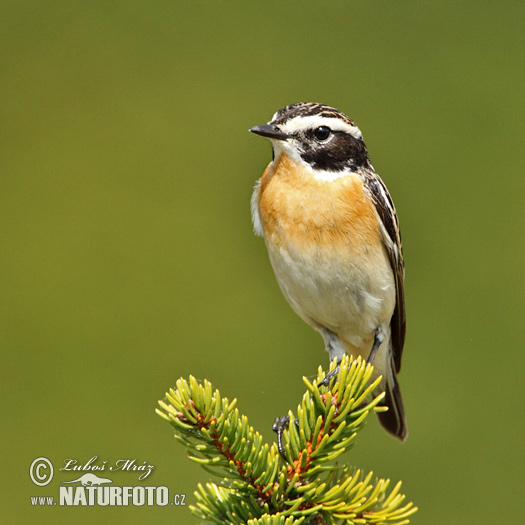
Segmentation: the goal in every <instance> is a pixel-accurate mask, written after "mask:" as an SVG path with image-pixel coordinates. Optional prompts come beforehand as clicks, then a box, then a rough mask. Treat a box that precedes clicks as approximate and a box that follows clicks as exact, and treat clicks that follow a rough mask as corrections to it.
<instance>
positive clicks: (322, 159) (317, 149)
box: [301, 131, 369, 171]
mask: <svg viewBox="0 0 525 525" xmlns="http://www.w3.org/2000/svg"><path fill="white" fill-rule="evenodd" d="M302 145H303V150H304V152H303V153H302V154H301V157H302V158H303V160H304V161H305V162H308V163H309V164H310V165H311V166H312V167H313V168H316V169H320V170H326V171H342V170H344V169H348V168H349V169H354V168H358V167H364V166H367V165H368V164H369V160H368V152H367V150H366V146H365V143H364V142H363V140H360V139H356V138H354V137H352V136H351V135H348V134H347V133H344V132H342V131H336V132H334V136H333V138H332V139H331V140H329V141H327V142H326V143H317V142H315V140H312V139H311V138H310V137H308V138H307V139H306V140H305V141H304V142H303V144H302Z"/></svg>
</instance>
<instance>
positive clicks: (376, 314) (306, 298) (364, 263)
mask: <svg viewBox="0 0 525 525" xmlns="http://www.w3.org/2000/svg"><path fill="white" fill-rule="evenodd" d="M267 247H268V253H269V256H270V261H271V264H272V267H273V269H274V272H275V275H276V278H277V281H278V283H279V286H280V288H281V290H282V292H283V294H284V296H285V297H286V299H287V300H288V302H289V303H290V305H291V307H292V308H293V309H294V311H295V312H296V313H297V314H298V315H299V316H301V317H302V318H303V319H304V320H305V321H306V322H307V323H308V324H310V325H311V326H313V327H314V328H316V329H318V330H319V329H320V328H321V327H324V328H328V329H329V330H331V331H332V332H334V333H335V334H337V335H338V336H339V337H340V338H341V339H342V340H344V341H346V342H348V343H350V344H351V345H353V346H356V347H363V345H364V344H365V342H368V343H367V344H369V341H370V338H371V337H373V333H374V331H375V330H376V328H377V327H378V326H387V325H388V324H389V323H390V318H391V317H392V313H393V311H394V307H395V286H394V277H393V273H392V269H391V267H390V263H389V261H388V258H387V255H386V253H385V252H384V250H380V251H376V252H373V251H371V252H370V253H369V254H367V256H366V258H363V257H357V256H355V254H352V250H351V249H350V250H347V253H345V254H341V253H339V252H337V251H335V250H334V251H331V250H330V249H329V248H325V249H324V250H322V251H320V250H314V249H312V250H309V251H308V253H304V250H302V251H298V250H295V249H294V247H293V246H289V245H281V246H280V247H279V248H273V247H272V246H271V245H269V244H268V245H267ZM351 261H353V262H351ZM367 350H368V351H369V348H367Z"/></svg>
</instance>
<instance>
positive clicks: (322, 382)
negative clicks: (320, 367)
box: [317, 365, 339, 388]
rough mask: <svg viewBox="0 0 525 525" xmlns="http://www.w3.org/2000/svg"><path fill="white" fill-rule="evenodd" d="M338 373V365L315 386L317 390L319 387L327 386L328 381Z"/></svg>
mask: <svg viewBox="0 0 525 525" xmlns="http://www.w3.org/2000/svg"><path fill="white" fill-rule="evenodd" d="M338 373H339V365H337V366H336V367H335V368H334V369H333V370H332V371H331V372H328V374H326V376H325V378H324V379H323V380H322V381H321V382H320V383H319V384H318V385H317V388H319V387H320V386H328V385H329V384H330V381H331V380H332V379H333V378H334V377H335V376H336V375H337V374H338Z"/></svg>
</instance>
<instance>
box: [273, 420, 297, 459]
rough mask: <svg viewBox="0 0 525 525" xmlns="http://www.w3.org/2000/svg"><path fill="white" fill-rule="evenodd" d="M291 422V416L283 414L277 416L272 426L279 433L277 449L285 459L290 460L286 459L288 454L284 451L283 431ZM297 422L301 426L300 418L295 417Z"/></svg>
mask: <svg viewBox="0 0 525 525" xmlns="http://www.w3.org/2000/svg"><path fill="white" fill-rule="evenodd" d="M289 424H290V417H289V416H282V417H276V418H275V421H274V422H273V426H272V430H273V431H274V432H275V433H276V434H277V450H278V451H279V454H281V457H282V458H283V459H284V461H288V460H287V459H286V454H285V453H284V445H283V432H284V430H285V429H286V427H287V426H288V425H289ZM295 424H296V425H297V426H299V419H297V418H295Z"/></svg>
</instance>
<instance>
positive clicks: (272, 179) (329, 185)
mask: <svg viewBox="0 0 525 525" xmlns="http://www.w3.org/2000/svg"><path fill="white" fill-rule="evenodd" d="M259 213H260V216H261V222H262V225H263V229H264V234H265V238H266V242H269V243H271V244H273V245H274V246H279V245H282V244H283V243H285V244H291V245H293V246H294V247H296V248H298V249H301V250H308V248H310V249H319V248H321V249H322V248H327V247H330V248H331V249H335V250H343V251H348V250H351V251H352V252H353V253H354V254H355V255H362V254H363V253H365V252H367V251H369V250H370V249H372V250H376V249H381V239H380V233H379V228H378V224H377V217H376V212H375V209H374V205H373V203H372V202H371V200H370V198H369V197H368V195H367V194H366V193H365V192H364V190H363V185H362V181H361V178H360V177H359V175H357V174H354V173H350V174H348V175H345V176H344V177H340V178H338V179H336V180H333V181H325V180H319V179H317V178H315V177H314V175H313V173H312V172H311V171H310V170H305V169H301V166H300V164H299V163H298V162H297V161H294V160H292V159H290V157H289V156H288V155H286V154H284V153H282V154H281V155H280V156H279V157H278V158H277V159H275V161H273V162H272V163H270V164H269V166H268V168H267V169H266V171H265V172H264V175H263V177H262V179H261V185H260V190H259Z"/></svg>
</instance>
